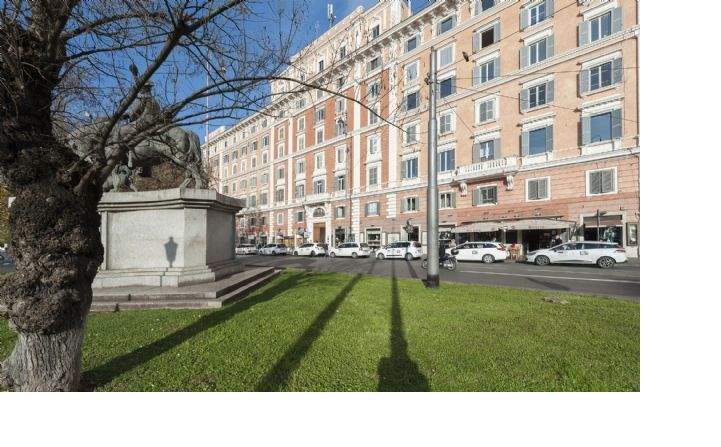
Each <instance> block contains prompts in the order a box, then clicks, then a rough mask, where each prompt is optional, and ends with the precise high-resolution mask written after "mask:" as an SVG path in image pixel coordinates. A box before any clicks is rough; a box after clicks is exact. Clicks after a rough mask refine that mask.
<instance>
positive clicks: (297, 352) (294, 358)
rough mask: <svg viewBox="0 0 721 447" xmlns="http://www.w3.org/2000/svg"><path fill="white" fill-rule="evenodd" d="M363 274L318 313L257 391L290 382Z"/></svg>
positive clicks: (262, 381) (261, 382) (267, 374)
mask: <svg viewBox="0 0 721 447" xmlns="http://www.w3.org/2000/svg"><path fill="white" fill-rule="evenodd" d="M361 276H362V275H361V274H357V275H355V276H354V277H353V279H351V280H350V282H349V283H348V284H346V286H345V287H343V290H341V291H340V292H338V295H336V297H335V298H334V299H333V301H331V302H330V303H329V304H328V305H327V306H326V307H325V309H323V311H322V312H321V313H320V314H318V316H317V317H316V318H315V320H314V321H313V323H311V325H310V326H309V327H308V329H306V330H305V332H303V334H302V335H301V336H300V337H299V338H298V340H296V342H295V343H293V346H291V347H290V348H288V350H287V351H285V354H283V357H281V358H280V360H278V361H277V362H276V363H275V365H273V368H271V369H270V371H268V372H267V373H266V374H265V376H263V379H262V380H261V381H260V382H259V383H258V385H256V387H255V390H256V391H278V390H280V389H282V387H283V386H284V385H287V384H288V379H290V377H291V375H292V374H293V372H294V371H295V370H296V369H298V366H299V365H300V361H301V360H302V359H303V357H305V356H306V354H307V353H308V351H309V350H310V347H311V346H312V345H313V343H314V342H315V341H316V340H317V339H318V338H319V337H320V335H321V334H322V333H323V330H324V329H325V326H326V325H327V324H328V322H329V321H330V319H331V318H332V317H333V315H335V313H336V311H337V310H338V307H340V305H341V303H342V302H343V301H344V300H345V299H346V297H347V296H348V294H349V293H350V291H351V290H353V287H355V285H356V283H357V282H358V281H359V280H360V279H361Z"/></svg>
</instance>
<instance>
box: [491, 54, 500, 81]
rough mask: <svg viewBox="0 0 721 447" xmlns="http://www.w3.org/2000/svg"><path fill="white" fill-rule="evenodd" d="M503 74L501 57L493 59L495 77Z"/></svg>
mask: <svg viewBox="0 0 721 447" xmlns="http://www.w3.org/2000/svg"><path fill="white" fill-rule="evenodd" d="M500 75H501V57H500V56H499V57H497V58H495V59H494V60H493V77H494V78H497V77H499V76H500Z"/></svg>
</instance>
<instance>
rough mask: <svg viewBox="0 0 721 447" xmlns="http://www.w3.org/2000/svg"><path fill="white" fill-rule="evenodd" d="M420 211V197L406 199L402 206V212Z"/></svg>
mask: <svg viewBox="0 0 721 447" xmlns="http://www.w3.org/2000/svg"><path fill="white" fill-rule="evenodd" d="M416 211H418V197H404V198H403V202H402V204H401V212H404V213H413V212H416Z"/></svg>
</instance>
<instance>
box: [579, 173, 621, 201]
mask: <svg viewBox="0 0 721 447" xmlns="http://www.w3.org/2000/svg"><path fill="white" fill-rule="evenodd" d="M586 184H587V188H588V195H590V196H595V195H602V194H614V193H616V192H617V191H616V170H615V169H602V170H599V171H589V172H587V174H586Z"/></svg>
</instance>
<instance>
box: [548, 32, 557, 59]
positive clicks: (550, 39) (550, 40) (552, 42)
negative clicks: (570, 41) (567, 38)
mask: <svg viewBox="0 0 721 447" xmlns="http://www.w3.org/2000/svg"><path fill="white" fill-rule="evenodd" d="M555 46H556V44H555V39H554V38H553V34H551V35H550V36H548V37H546V58H550V57H553V50H554V48H555Z"/></svg>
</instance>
